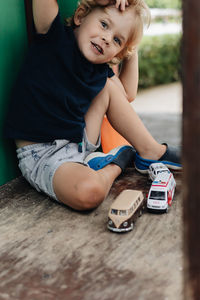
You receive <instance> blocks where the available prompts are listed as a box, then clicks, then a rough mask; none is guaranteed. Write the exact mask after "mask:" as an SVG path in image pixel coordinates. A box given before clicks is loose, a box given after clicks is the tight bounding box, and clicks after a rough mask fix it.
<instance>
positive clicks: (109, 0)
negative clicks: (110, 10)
mask: <svg viewBox="0 0 200 300" xmlns="http://www.w3.org/2000/svg"><path fill="white" fill-rule="evenodd" d="M95 2H96V3H97V4H99V5H102V6H106V5H109V4H110V5H112V4H113V5H114V4H115V6H116V8H118V9H119V10H121V11H124V10H125V9H126V6H128V5H129V3H128V0H95Z"/></svg>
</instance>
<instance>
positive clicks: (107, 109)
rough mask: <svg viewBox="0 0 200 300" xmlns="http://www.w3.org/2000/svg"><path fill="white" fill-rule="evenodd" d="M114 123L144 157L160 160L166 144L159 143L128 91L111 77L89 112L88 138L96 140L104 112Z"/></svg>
mask: <svg viewBox="0 0 200 300" xmlns="http://www.w3.org/2000/svg"><path fill="white" fill-rule="evenodd" d="M105 113H106V114H107V117H108V119H109V121H110V123H111V125H112V126H113V127H114V128H115V129H116V130H117V131H118V132H119V133H120V134H121V135H122V136H123V137H124V138H125V139H127V140H128V142H129V143H130V144H131V145H132V146H134V147H135V149H136V150H137V152H138V153H139V154H140V156H142V157H143V158H148V159H159V158H160V157H161V156H162V155H163V154H164V152H165V150H166V147H165V146H164V145H161V144H159V143H158V142H157V141H156V140H155V139H154V138H153V137H152V136H151V134H150V133H149V132H148V130H147V129H146V127H145V126H144V124H143V123H142V121H141V120H140V118H139V117H138V115H137V114H136V112H135V111H134V109H133V108H132V106H131V105H130V103H129V102H128V101H127V99H126V97H125V93H123V91H122V90H121V88H119V87H118V86H117V85H116V84H115V83H114V82H113V81H112V80H108V82H107V84H106V86H105V88H104V89H103V90H102V91H101V93H100V94H98V95H97V97H96V98H95V99H94V100H93V102H92V104H91V106H90V108H89V110H88V112H87V114H86V117H85V120H86V131H87V135H88V138H89V140H90V141H91V142H92V143H96V141H97V138H98V133H99V132H100V128H101V123H102V120H103V116H104V114H105Z"/></svg>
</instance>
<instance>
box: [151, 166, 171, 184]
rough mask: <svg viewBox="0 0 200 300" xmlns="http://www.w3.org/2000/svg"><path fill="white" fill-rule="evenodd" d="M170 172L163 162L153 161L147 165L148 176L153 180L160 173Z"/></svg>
mask: <svg viewBox="0 0 200 300" xmlns="http://www.w3.org/2000/svg"><path fill="white" fill-rule="evenodd" d="M165 172H168V173H170V171H169V169H168V168H167V167H166V166H165V165H164V164H163V163H153V164H151V165H150V166H149V170H148V173H149V177H150V179H151V180H152V181H153V180H155V179H156V176H157V175H158V174H160V173H165Z"/></svg>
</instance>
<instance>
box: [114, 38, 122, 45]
mask: <svg viewBox="0 0 200 300" xmlns="http://www.w3.org/2000/svg"><path fill="white" fill-rule="evenodd" d="M114 41H115V43H117V44H118V45H120V46H121V40H120V39H119V38H118V37H116V36H115V37H114Z"/></svg>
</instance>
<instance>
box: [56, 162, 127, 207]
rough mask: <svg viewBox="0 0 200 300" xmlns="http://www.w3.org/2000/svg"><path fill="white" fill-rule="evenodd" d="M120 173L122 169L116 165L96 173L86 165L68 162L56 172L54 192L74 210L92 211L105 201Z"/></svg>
mask: <svg viewBox="0 0 200 300" xmlns="http://www.w3.org/2000/svg"><path fill="white" fill-rule="evenodd" d="M120 173H121V169H120V167H118V166H117V165H114V164H110V165H108V166H106V167H105V168H103V169H101V170H99V171H94V170H92V169H90V168H89V167H86V166H84V165H81V164H78V163H70V162H67V163H64V164H63V165H61V166H60V167H59V168H58V169H57V170H56V172H55V175H54V178H53V186H54V192H55V194H56V196H57V198H58V200H60V201H61V202H63V203H64V204H66V205H68V206H70V207H72V208H74V209H77V210H88V209H92V208H95V207H97V206H98V205H99V204H100V203H101V202H102V201H103V200H104V199H105V197H106V196H107V194H108V192H109V190H110V188H111V186H112V184H113V181H114V180H115V178H116V177H118V176H119V175H120Z"/></svg>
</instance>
